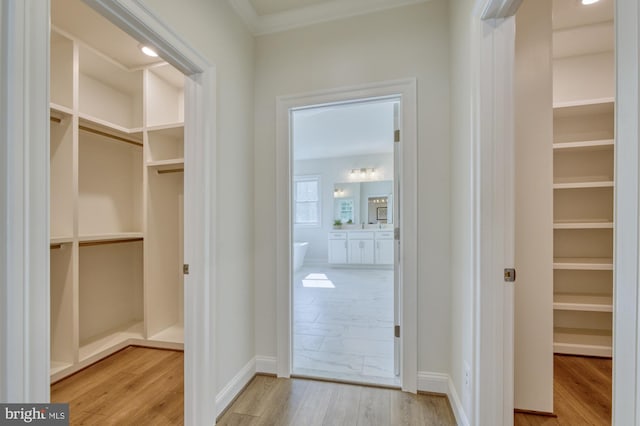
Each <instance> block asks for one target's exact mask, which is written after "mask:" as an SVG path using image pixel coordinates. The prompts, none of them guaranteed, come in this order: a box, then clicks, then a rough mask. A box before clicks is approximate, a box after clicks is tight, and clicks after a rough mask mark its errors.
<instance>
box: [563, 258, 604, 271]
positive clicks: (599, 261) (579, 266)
mask: <svg viewBox="0 0 640 426" xmlns="http://www.w3.org/2000/svg"><path fill="white" fill-rule="evenodd" d="M553 269H573V270H603V271H611V270H613V259H612V258H607V257H556V258H554V259H553Z"/></svg>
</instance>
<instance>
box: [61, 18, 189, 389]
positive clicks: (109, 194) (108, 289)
mask: <svg viewBox="0 0 640 426" xmlns="http://www.w3.org/2000/svg"><path fill="white" fill-rule="evenodd" d="M183 80H184V77H183V76H182V74H180V73H179V72H178V71H176V70H175V69H173V68H171V67H170V66H169V65H166V64H158V65H154V66H150V67H147V68H141V69H135V70H129V69H126V68H125V67H123V66H122V65H120V64H118V63H116V62H115V61H113V60H112V59H110V58H108V57H106V56H104V55H102V54H101V53H100V52H97V51H95V50H94V49H92V48H91V47H88V46H86V45H84V44H82V43H81V42H80V41H78V40H75V39H74V38H73V37H72V36H70V35H68V34H65V33H63V32H62V31H58V30H55V29H54V30H53V31H52V34H51V84H50V87H51V108H50V113H51V120H50V126H51V128H50V130H51V156H50V162H51V163H50V164H51V206H50V209H51V241H50V247H51V250H50V253H51V372H50V373H51V379H52V381H55V380H59V379H60V378H62V377H65V376H67V375H69V374H72V373H74V372H76V371H78V370H80V369H82V368H84V367H85V366H87V365H89V364H91V363H93V362H95V361H97V360H99V359H101V358H103V357H105V356H108V355H110V354H111V353H113V352H115V351H117V350H120V349H121V348H123V347H126V346H128V345H130V344H137V345H144V346H151V347H162V348H170V349H182V347H183V341H184V337H183V334H184V333H183V312H182V301H183V294H182V285H183V280H182V263H183V259H182V254H181V253H182V251H183V237H182V229H183V219H182V216H183V213H182V212H183V173H182V172H183V170H184V155H183V152H184V150H183V139H184V130H183V121H184V118H183V113H182V110H183V104H184V100H183V96H184V95H183V93H184V91H183Z"/></svg>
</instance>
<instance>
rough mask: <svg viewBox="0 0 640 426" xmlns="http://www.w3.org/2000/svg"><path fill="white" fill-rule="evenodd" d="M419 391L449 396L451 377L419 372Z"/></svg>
mask: <svg viewBox="0 0 640 426" xmlns="http://www.w3.org/2000/svg"><path fill="white" fill-rule="evenodd" d="M418 391H420V392H431V393H441V394H443V395H448V394H449V375H448V374H443V373H430V372H427V371H418Z"/></svg>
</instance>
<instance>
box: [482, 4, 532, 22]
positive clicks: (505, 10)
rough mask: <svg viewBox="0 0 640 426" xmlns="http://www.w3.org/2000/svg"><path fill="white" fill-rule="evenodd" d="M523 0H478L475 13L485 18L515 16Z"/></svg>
mask: <svg viewBox="0 0 640 426" xmlns="http://www.w3.org/2000/svg"><path fill="white" fill-rule="evenodd" d="M521 4H522V0H476V6H475V10H474V14H475V15H476V16H480V17H481V18H482V19H483V20H491V19H503V18H508V17H510V16H514V15H515V14H516V11H517V10H518V8H519V7H520V5H521Z"/></svg>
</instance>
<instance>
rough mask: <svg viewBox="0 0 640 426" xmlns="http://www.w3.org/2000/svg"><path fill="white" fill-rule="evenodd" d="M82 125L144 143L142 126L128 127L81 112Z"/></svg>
mask: <svg viewBox="0 0 640 426" xmlns="http://www.w3.org/2000/svg"><path fill="white" fill-rule="evenodd" d="M78 116H79V118H80V126H81V127H82V126H84V127H88V128H90V129H94V130H99V131H102V132H105V133H109V134H111V135H114V136H122V137H127V138H130V139H134V140H136V141H138V142H140V143H142V128H132V129H128V128H126V127H123V126H120V125H118V124H115V123H111V122H109V121H107V120H102V119H100V118H97V117H92V116H90V115H88V114H83V113H80V114H79V115H78Z"/></svg>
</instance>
